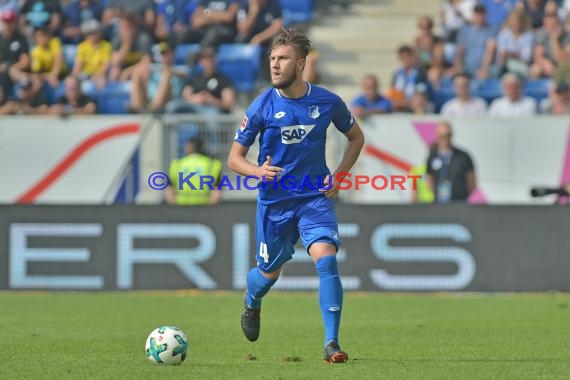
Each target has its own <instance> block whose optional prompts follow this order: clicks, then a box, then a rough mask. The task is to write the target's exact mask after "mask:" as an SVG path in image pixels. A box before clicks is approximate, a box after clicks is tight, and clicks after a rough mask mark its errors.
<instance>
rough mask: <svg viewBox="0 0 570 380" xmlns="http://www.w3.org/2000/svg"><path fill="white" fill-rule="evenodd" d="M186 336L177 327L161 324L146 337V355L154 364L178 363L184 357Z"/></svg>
mask: <svg viewBox="0 0 570 380" xmlns="http://www.w3.org/2000/svg"><path fill="white" fill-rule="evenodd" d="M187 349H188V338H187V337H186V334H184V332H183V331H182V330H180V329H179V328H178V327H174V326H161V327H159V328H157V329H155V330H153V331H152V332H151V333H150V334H149V336H148V338H147V339H146V346H145V350H146V357H147V358H148V360H150V362H151V363H155V364H180V363H182V362H183V361H184V360H185V359H186V350H187Z"/></svg>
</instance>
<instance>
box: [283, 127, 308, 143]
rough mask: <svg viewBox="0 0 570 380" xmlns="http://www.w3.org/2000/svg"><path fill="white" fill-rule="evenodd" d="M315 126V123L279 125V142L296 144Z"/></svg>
mask: <svg viewBox="0 0 570 380" xmlns="http://www.w3.org/2000/svg"><path fill="white" fill-rule="evenodd" d="M313 128H315V125H314V124H313V125H292V126H290V127H281V142H282V143H283V144H298V143H300V142H301V141H303V140H304V139H305V137H306V136H307V135H308V134H309V133H310V132H311V131H312V130H313Z"/></svg>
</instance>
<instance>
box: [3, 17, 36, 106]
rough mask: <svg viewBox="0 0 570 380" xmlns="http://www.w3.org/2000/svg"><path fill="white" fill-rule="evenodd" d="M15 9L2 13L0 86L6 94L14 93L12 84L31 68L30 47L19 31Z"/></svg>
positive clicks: (25, 74)
mask: <svg viewBox="0 0 570 380" xmlns="http://www.w3.org/2000/svg"><path fill="white" fill-rule="evenodd" d="M17 19H18V16H17V14H16V12H15V11H14V10H11V9H9V10H4V11H2V13H0V21H1V22H0V26H1V28H0V86H1V87H2V90H3V92H4V94H5V95H7V94H11V93H12V84H13V83H15V82H18V81H19V80H20V79H22V78H23V77H25V76H27V75H28V74H27V72H28V71H29V70H30V55H29V53H28V51H29V47H28V42H27V40H26V38H25V37H24V36H23V35H22V34H21V33H20V32H19V31H18V23H17Z"/></svg>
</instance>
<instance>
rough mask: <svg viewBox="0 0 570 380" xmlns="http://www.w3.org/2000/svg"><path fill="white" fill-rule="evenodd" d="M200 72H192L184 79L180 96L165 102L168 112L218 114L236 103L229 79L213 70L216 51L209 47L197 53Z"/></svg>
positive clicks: (214, 68) (228, 109)
mask: <svg viewBox="0 0 570 380" xmlns="http://www.w3.org/2000/svg"><path fill="white" fill-rule="evenodd" d="M199 64H200V65H201V66H202V68H203V70H202V72H201V73H197V74H191V75H190V77H188V79H187V80H186V82H185V83H184V87H183V89H182V97H181V98H180V99H175V100H172V101H170V102H169V103H168V104H167V105H166V112H169V113H201V114H218V113H227V112H230V111H231V110H232V108H233V106H234V104H235V98H236V95H235V90H234V88H233V85H232V82H231V81H230V79H229V78H228V77H226V76H225V75H224V74H221V73H219V72H218V71H217V70H216V55H215V51H214V49H212V48H205V49H203V50H202V51H201V53H200V59H199Z"/></svg>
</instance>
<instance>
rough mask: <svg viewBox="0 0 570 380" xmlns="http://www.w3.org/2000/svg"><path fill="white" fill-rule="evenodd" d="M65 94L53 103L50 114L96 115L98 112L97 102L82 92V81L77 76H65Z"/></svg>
mask: <svg viewBox="0 0 570 380" xmlns="http://www.w3.org/2000/svg"><path fill="white" fill-rule="evenodd" d="M64 83H65V95H63V96H62V97H61V98H60V99H59V100H58V102H57V104H54V105H52V106H51V107H50V108H49V110H48V113H49V114H50V115H59V116H69V115H94V114H96V113H97V104H96V103H95V101H94V100H93V99H91V98H90V97H88V96H87V95H84V94H83V93H82V92H81V82H80V80H79V78H77V77H75V76H69V77H67V78H65V82H64Z"/></svg>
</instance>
